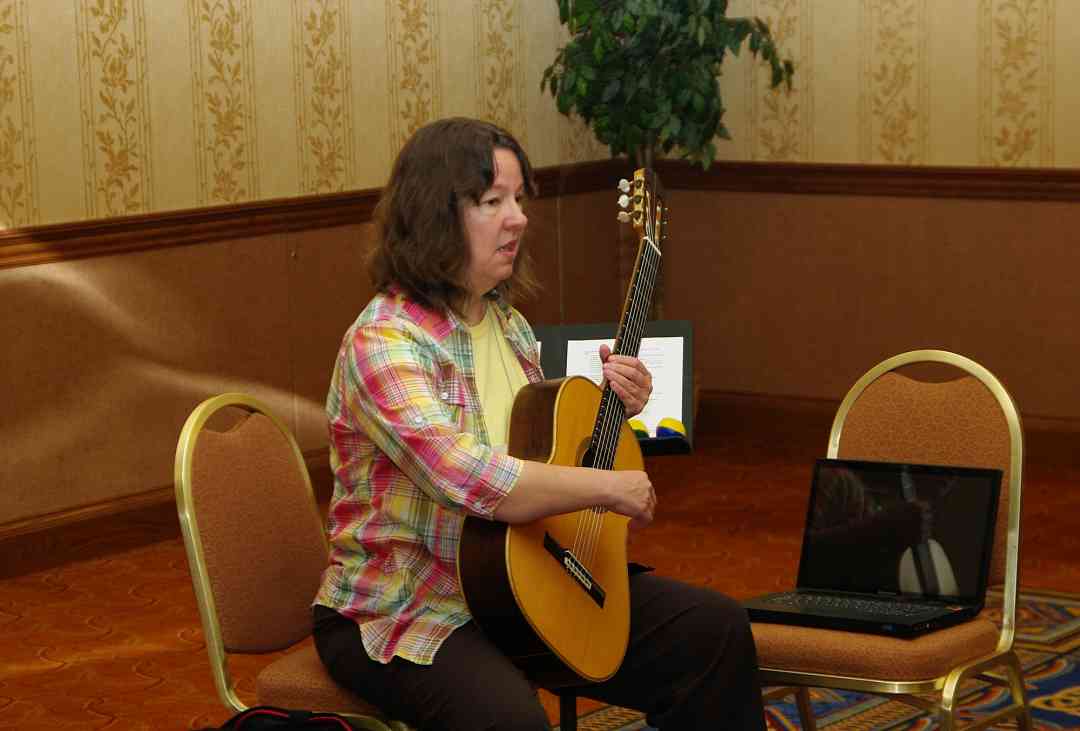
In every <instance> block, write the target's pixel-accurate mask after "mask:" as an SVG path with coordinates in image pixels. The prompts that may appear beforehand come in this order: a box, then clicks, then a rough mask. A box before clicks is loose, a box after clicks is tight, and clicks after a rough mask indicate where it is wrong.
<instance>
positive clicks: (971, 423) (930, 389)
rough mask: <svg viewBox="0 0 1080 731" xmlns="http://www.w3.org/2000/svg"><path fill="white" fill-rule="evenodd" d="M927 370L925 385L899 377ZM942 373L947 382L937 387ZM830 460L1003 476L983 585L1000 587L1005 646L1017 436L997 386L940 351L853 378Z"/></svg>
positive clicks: (912, 355) (1016, 518) (1015, 533)
mask: <svg viewBox="0 0 1080 731" xmlns="http://www.w3.org/2000/svg"><path fill="white" fill-rule="evenodd" d="M927 364H933V365H932V366H930V367H931V368H932V369H933V371H934V372H933V374H932V375H933V378H932V380H924V379H919V378H914V377H911V376H910V375H905V374H904V373H898V372H897V369H904V370H905V371H906V372H910V371H912V370H917V369H918V368H926V367H928V366H927ZM943 374H947V375H948V376H949V380H942V379H941V376H942V375H943ZM828 455H829V456H830V457H842V458H847V459H868V460H886V461H893V462H922V463H928V464H947V465H961V466H965V465H966V466H971V467H996V468H998V469H1000V470H1002V472H1003V473H1004V477H1003V484H1002V491H1001V502H1000V506H999V509H998V521H997V526H996V531H995V535H994V553H993V561H992V564H991V569H990V583H991V584H1001V585H1003V589H1004V594H1005V612H1004V613H1005V615H1006V616H1005V617H1004V620H1005V624H1006V627H1005V629H1006V630H1008V632H1009V637H1008V639H1009V641H1010V642H1011V638H1012V635H1011V632H1012V623H1013V618H1014V616H1015V600H1016V584H1017V571H1018V562H1019V547H1020V505H1021V500H1020V495H1021V486H1022V484H1021V483H1022V472H1023V429H1022V426H1021V423H1020V416H1019V414H1018V412H1017V410H1016V406H1015V404H1014V403H1013V401H1012V398H1011V397H1010V396H1009V394H1008V392H1007V391H1006V390H1005V387H1004V386H1003V385H1002V384H1001V382H1000V381H999V380H998V379H997V378H996V377H995V376H994V375H993V374H992V373H990V371H988V370H987V369H986V368H984V367H983V366H981V365H979V364H978V363H976V362H975V361H973V360H971V359H969V358H965V357H963V356H960V355H957V354H955V353H949V352H947V351H942V350H916V351H911V352H908V353H902V354H900V355H897V356H894V357H892V358H889V359H887V360H885V361H882V362H881V363H879V364H878V365H877V366H875V367H873V368H871V369H870V370H869V371H867V372H866V374H865V375H863V377H862V378H860V379H859V380H858V381H857V382H856V383H855V385H854V386H852V388H851V390H850V391H848V394H847V396H845V398H844V400H843V401H842V402H841V404H840V408H839V409H838V410H837V413H836V418H835V419H834V420H833V427H832V433H831V435H830V437H829V451H828Z"/></svg>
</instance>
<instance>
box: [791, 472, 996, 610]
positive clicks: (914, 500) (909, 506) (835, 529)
mask: <svg viewBox="0 0 1080 731" xmlns="http://www.w3.org/2000/svg"><path fill="white" fill-rule="evenodd" d="M1001 477H1002V473H1001V470H996V469H982V468H972V467H944V466H933V465H914V464H895V463H888V462H865V461H856V460H833V459H821V460H818V461H817V463H816V464H815V466H814V479H813V482H812V484H811V489H810V502H809V507H808V511H807V518H806V529H805V532H804V535H803V546H802V556H801V557H800V559H799V580H798V586H799V588H800V589H818V590H828V591H850V592H860V593H878V594H889V595H892V594H902V595H906V596H916V597H924V598H944V599H949V600H952V601H957V602H958V603H966V602H972V601H982V599H983V595H984V593H985V591H986V582H987V577H988V574H989V568H990V555H991V549H992V546H993V540H994V525H995V521H996V519H997V506H998V495H999V491H1000V489H1001Z"/></svg>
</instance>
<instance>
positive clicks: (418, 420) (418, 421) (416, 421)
mask: <svg viewBox="0 0 1080 731" xmlns="http://www.w3.org/2000/svg"><path fill="white" fill-rule="evenodd" d="M412 421H413V423H414V424H423V423H424V417H422V416H414V417H413V418H412Z"/></svg>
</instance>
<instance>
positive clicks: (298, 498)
mask: <svg viewBox="0 0 1080 731" xmlns="http://www.w3.org/2000/svg"><path fill="white" fill-rule="evenodd" d="M223 410H224V411H223ZM215 416H217V418H214V417H215ZM226 420H227V421H229V424H228V426H227V428H223V429H221V428H219V429H217V430H215V429H214V428H212V425H211V423H210V422H211V421H213V422H214V425H219V424H218V422H221V421H226ZM219 426H220V425H219ZM175 479H176V505H177V510H178V511H179V514H180V526H181V529H182V532H183V535H184V545H185V547H186V549H187V556H188V564H189V566H190V568H191V578H192V583H193V584H194V587H195V596H196V598H197V600H198V604H199V614H200V616H201V618H202V626H203V632H204V634H205V635H206V650H207V653H208V654H209V656H210V667H211V670H212V672H213V676H214V684H215V685H216V687H217V691H218V695H219V696H220V698H221V700H222V702H223V703H224V704H225V705H226V706H227V707H228V708H230V709H231V710H232V711H233V712H239V711H242V710H244V709H245V708H246V707H247V706H246V705H245V704H244V703H243V702H242V701H241V700H240V698H239V697H238V696H237V694H236V687H235V682H234V680H233V678H232V676H231V674H230V672H229V663H228V657H229V656H230V655H234V654H264V653H273V652H277V651H281V650H287V649H289V650H291V651H289V652H287V653H285V654H283V655H282V656H281V657H279V658H277V659H275V660H273V661H272V662H270V663H269V664H268V665H267V666H266V667H265V668H264V669H263V670H262V671H261V672H259V674H258V677H257V679H256V683H255V685H256V688H255V693H256V696H257V701H258V703H259V704H261V705H273V706H281V707H284V708H295V709H306V710H314V711H334V712H336V713H340V714H342V715H346V716H349V717H350V719H351V720H352V721H353V722H354V723H355V724H356V725H357V726H358V727H359V728H364V729H371V730H372V731H407V728H408V727H407V726H405V724H403V723H401V722H398V721H390V720H387V719H386V718H384V717H383V716H382V714H381V713H380V712H379V711H378V709H377V708H375V707H374V706H372V705H371V704H370V703H368V702H366V701H365V700H363V699H362V698H359V697H357V696H356V695H354V694H352V693H350V692H348V691H346V690H343V689H342V688H340V687H339V686H338V685H337V684H336V683H334V681H333V680H332V679H331V678H330V676H329V675H328V674H327V673H326V671H325V670H324V668H323V665H322V663H321V662H320V661H319V658H318V656H317V654H316V652H315V648H314V646H313V645H312V643H311V642H304V640H306V639H307V638H308V637H309V635H310V634H311V608H310V607H311V600H312V598H313V597H314V596H315V592H316V590H317V589H318V586H319V580H320V576H321V574H322V571H323V569H324V568H326V564H327V556H328V546H327V541H326V534H325V532H324V527H323V521H322V518H321V516H320V514H319V510H318V506H317V505H316V502H315V496H314V493H313V492H312V488H311V480H310V478H309V477H308V472H307V468H306V466H305V464H304V460H303V457H302V456H301V454H300V449H299V448H298V447H297V444H296V440H295V439H293V436H292V434H291V433H290V432H289V430H288V429H287V428H286V427H285V426H284V425H283V424H282V423H281V422H280V421H279V420H278V419H277V418H276V417H275V416H273V415H272V414H271V413H270V412H269V411H268V410H267V409H266V407H265V406H263V405H262V404H261V403H260V402H258V401H257V400H255V399H254V398H251V397H250V396H246V395H243V394H236V393H228V394H223V395H221V396H217V397H215V398H211V399H208V400H207V401H204V402H203V403H202V404H200V405H199V406H198V407H197V408H196V409H195V410H194V411H193V412H192V414H191V416H190V417H188V420H187V422H186V423H185V424H184V428H183V430H182V431H181V433H180V440H179V444H178V445H177V449H176V474H175Z"/></svg>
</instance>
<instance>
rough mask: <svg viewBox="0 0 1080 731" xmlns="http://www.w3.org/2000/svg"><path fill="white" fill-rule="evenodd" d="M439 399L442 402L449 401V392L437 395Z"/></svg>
mask: <svg viewBox="0 0 1080 731" xmlns="http://www.w3.org/2000/svg"><path fill="white" fill-rule="evenodd" d="M439 398H441V399H442V400H443V401H448V400H449V399H450V392H449V391H443V392H442V393H440V394H439Z"/></svg>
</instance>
